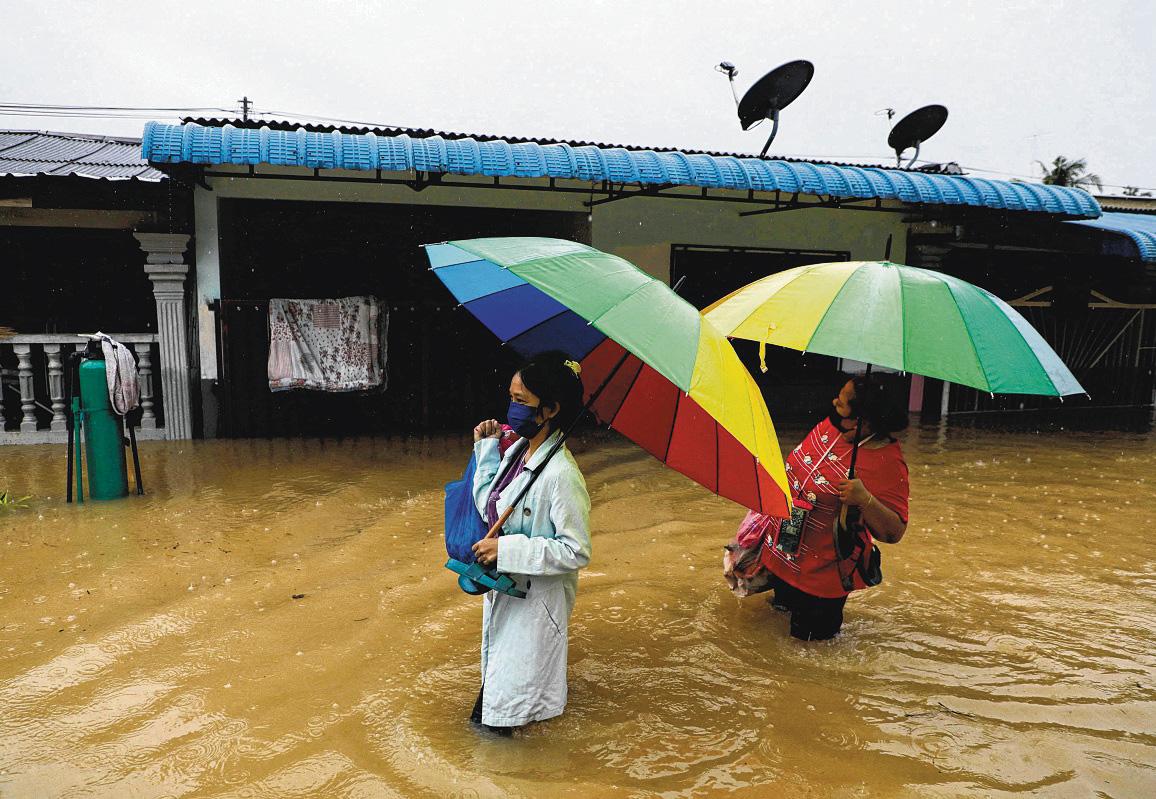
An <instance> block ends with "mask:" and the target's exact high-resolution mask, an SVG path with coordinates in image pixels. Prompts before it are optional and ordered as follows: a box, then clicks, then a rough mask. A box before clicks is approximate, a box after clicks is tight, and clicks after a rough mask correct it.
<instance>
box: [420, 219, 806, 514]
mask: <svg viewBox="0 0 1156 799" xmlns="http://www.w3.org/2000/svg"><path fill="white" fill-rule="evenodd" d="M426 254H427V255H428V257H429V260H430V265H431V267H432V269H433V271H434V274H436V275H437V276H438V277H439V278H440V279H441V281H442V282H443V283H445V285H446V287H447V288H448V289H449V290H450V291H451V292H452V293H453V294H454V296H455V297H457V299H458V301H459V302H461V304H462V305H464V306H465V307H466V308H467V309H468V310H469V311H470V312H471V313H472V314H473V315H474V316H476V317H477V318H478V319H479V320H480V321H481V322H482V323H483V324H484V325H485V326H486V327H488V328H489V329H490V330H491V331H493V333H494V334H495V335H497V336H498V337H499V338H500V339H501V340H502V341H503V342H505V343H507V344H508V345H509V346H511V347H513V348H514V349H515V350H516V351H517V352H519V353H520V354H522V355H525V356H527V357H529V356H531V355H534V354H535V353H538V352H542V351H544V350H549V349H560V350H563V351H565V352H568V353H570V355H571V357H573V358H575V359H576V360H578V361H579V362H580V363H581V365H582V381H583V385H584V388H585V391H586V398H587V402H588V403H589V402H590V399H591V397H593V403H592V404H591V411H592V412H593V414H594V415H595V417H596V418H597V419H599V420H600V421H601V422H603V423H605V424H608V425H610V426H611V427H613V428H614V429H615V430H617V431H618V432H620V433H622V434H623V435H625V436H626V437H627V438H629V439H631V440H632V441H634V442H635V443H637V444H638V445H639V446H641V447H642V448H643V449H645V450H646V451H647V452H649V453H651V454H652V455H654V456H655V457H656V458H658V459H659V460H660V461H662V462H663V463H665V464H666V465H667V466H670V467H671V468H673V469H676V470H677V471H679V472H681V473H682V474H684V475H686V476H687V477H689V478H691V479H692V480H694V481H696V482H698V483H700V484H702V485H703V486H706V487H707V488H708V489H710V490H711V491H713V492H715V493H716V494H719V495H720V496H723V497H726V498H728V499H732V500H734V501H736V502H739V503H741V504H743V505H745V506H747V507H748V508H752V509H754V510H757V511H761V512H763V513H768V514H777V515H779V516H783V515H786V514H787V513H789V510H788V500H787V495H788V490H787V478H786V472H785V471H784V469H783V460H782V454H781V451H780V449H779V443H778V440H777V439H776V437H775V429H774V426H773V425H772V424H771V419H770V416H769V414H768V413H767V407H766V404H765V403H764V402H763V398H762V394H761V393H760V391H759V388H758V386H756V385H755V382H754V380H753V379H752V378H751V376H750V375H749V373H748V372H747V370H746V369H745V368H744V367H743V365H742V363H741V362H740V361H739V359H738V356H737V355H736V354H735V352H734V349H733V348H732V347H731V345H730V343H729V342H728V341H727V339H726V337H725V336H724V335H722V333H720V332H719V331H718V330H716V329H715V328H714V327H713V326H712V325H711V324H710V323H709V322H706V321H704V320H703V319H702V317H701V316H700V314H699V313H698V311H697V310H696V309H695V308H694V307H693V306H692V305H690V304H689V303H687V302H686V301H685V300H683V299H682V298H681V297H679V296H678V295H677V294H675V293H674V292H673V291H672V290H671V289H670V288H669V287H668V286H667V285H666V284H665V283H662V282H661V281H658V280H655V279H654V278H652V277H650V276H649V275H647V274H646V273H645V272H643V271H641V270H640V269H638V268H637V267H635V266H633V265H632V264H630V263H629V262H627V261H624V260H623V259H621V258H619V257H617V256H614V255H609V254H607V253H604V252H600V251H598V250H596V249H594V248H593V247H587V246H586V245H584V244H578V243H576V242H573V241H564V240H560V239H546V238H494V239H471V240H468V241H452V242H448V243H444V244H430V245H426Z"/></svg>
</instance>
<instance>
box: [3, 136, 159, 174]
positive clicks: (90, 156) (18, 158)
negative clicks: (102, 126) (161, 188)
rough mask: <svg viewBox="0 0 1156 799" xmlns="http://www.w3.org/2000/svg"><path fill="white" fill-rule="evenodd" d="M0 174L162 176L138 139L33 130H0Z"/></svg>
mask: <svg viewBox="0 0 1156 799" xmlns="http://www.w3.org/2000/svg"><path fill="white" fill-rule="evenodd" d="M0 175H15V176H18V177H23V176H30V175H77V176H80V177H87V178H100V179H105V180H131V179H136V180H147V181H159V180H164V179H165V174H164V173H163V172H160V171H158V170H156V169H153V168H152V167H151V166H149V164H148V162H147V161H145V160H143V159H142V158H141V155H140V139H132V138H124V137H114V136H97V135H89V134H84V133H47V132H43V131H34V130H6V131H0Z"/></svg>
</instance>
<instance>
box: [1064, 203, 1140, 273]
mask: <svg viewBox="0 0 1156 799" xmlns="http://www.w3.org/2000/svg"><path fill="white" fill-rule="evenodd" d="M1068 224H1072V225H1085V226H1087V227H1092V228H1097V229H1099V230H1106V231H1108V232H1109V233H1117V234H1119V235H1121V236H1127V237H1128V238H1129V239H1131V240H1132V243H1133V244H1135V245H1136V251H1137V253H1138V254H1139V256H1140V259H1141V260H1142V261H1147V262H1148V263H1156V216H1153V215H1152V214H1126V213H1119V212H1115V211H1107V212H1105V213H1104V215H1103V216H1101V217H1100V218H1099V219H1081V220H1079V221H1074V222H1069V223H1068Z"/></svg>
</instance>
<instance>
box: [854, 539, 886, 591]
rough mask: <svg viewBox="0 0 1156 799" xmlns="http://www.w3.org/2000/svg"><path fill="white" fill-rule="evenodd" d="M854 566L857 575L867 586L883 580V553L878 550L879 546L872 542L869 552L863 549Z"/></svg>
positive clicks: (877, 583)
mask: <svg viewBox="0 0 1156 799" xmlns="http://www.w3.org/2000/svg"><path fill="white" fill-rule="evenodd" d="M855 568H856V570H858V572H859V577H860V578H861V579H862V580H863V582H864V583H866V584H867V585H868V587H870V586H875V585H879V583H881V582H883V555H882V553H880V552H879V547H878V546H876V545H875V544H872V545H871V551H870V552H867V551H866V549H864V551H863V553H862V554H861V555H860V556H859V560H858V561H857V562H856V563H855Z"/></svg>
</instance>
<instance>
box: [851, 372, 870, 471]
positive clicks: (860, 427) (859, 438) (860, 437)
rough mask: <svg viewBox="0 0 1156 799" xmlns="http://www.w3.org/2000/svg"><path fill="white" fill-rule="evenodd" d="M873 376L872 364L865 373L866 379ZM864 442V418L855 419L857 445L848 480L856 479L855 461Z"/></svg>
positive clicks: (854, 447)
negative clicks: (861, 442)
mask: <svg viewBox="0 0 1156 799" xmlns="http://www.w3.org/2000/svg"><path fill="white" fill-rule="evenodd" d="M870 374H871V364H867V370H866V371H865V372H863V375H864V377H867V376H869V375H870ZM862 440H863V417H862V416H859V417H856V419H855V443H854V444H852V445H851V466H850V468H848V469H847V479H848V480H854V479H855V461H856V459H858V457H859V442H860V441H862Z"/></svg>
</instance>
